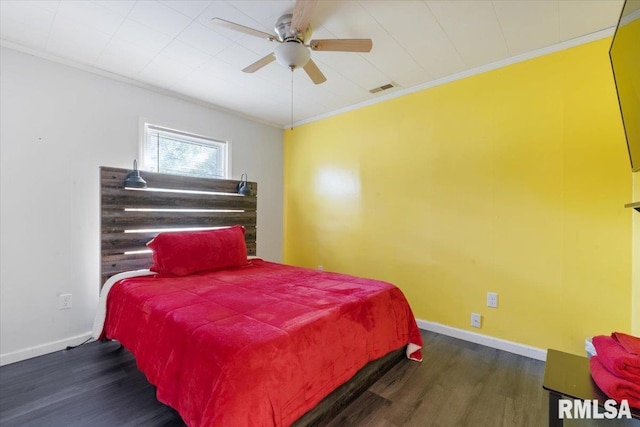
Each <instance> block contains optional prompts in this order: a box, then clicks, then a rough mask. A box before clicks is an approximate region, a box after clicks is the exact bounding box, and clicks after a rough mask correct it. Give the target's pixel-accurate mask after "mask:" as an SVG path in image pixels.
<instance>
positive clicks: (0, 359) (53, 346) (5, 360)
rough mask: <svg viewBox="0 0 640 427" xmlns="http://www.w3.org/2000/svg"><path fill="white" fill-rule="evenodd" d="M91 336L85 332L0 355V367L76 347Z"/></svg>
mask: <svg viewBox="0 0 640 427" xmlns="http://www.w3.org/2000/svg"><path fill="white" fill-rule="evenodd" d="M90 336H91V332H85V333H84V334H81V335H76V336H74V337H69V338H65V339H63V340H58V341H53V342H50V343H46V344H41V345H37V346H35V347H29V348H25V349H23V350H18V351H14V352H12V353H5V354H0V366H4V365H8V364H10V363H16V362H20V361H22V360H26V359H31V358H32V357H38V356H42V355H45V354H49V353H53V352H55V351H60V350H64V349H65V348H67V346H69V345H78V344H80V343H81V342H83V341H85V340H86V339H87V338H89V337H90Z"/></svg>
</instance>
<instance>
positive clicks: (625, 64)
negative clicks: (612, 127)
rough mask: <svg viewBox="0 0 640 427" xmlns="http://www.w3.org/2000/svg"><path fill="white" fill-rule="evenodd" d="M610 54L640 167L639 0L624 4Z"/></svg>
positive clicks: (633, 160) (636, 166) (629, 145)
mask: <svg viewBox="0 0 640 427" xmlns="http://www.w3.org/2000/svg"><path fill="white" fill-rule="evenodd" d="M609 58H610V59H611V67H612V69H613V76H614V78H615V82H616V90H617V92H618V102H619V104H620V111H621V113H622V123H623V125H624V132H625V135H626V137H627V148H628V150H629V158H630V159H631V170H632V171H634V172H637V171H640V0H626V1H625V3H624V6H623V7H622V13H621V14H620V20H619V21H618V26H617V28H616V32H615V35H614V36H613V42H612V43H611V49H609Z"/></svg>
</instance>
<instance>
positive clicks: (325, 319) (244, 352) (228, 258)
mask: <svg viewBox="0 0 640 427" xmlns="http://www.w3.org/2000/svg"><path fill="white" fill-rule="evenodd" d="M126 174H127V171H126V170H121V169H114V168H101V183H102V185H101V188H102V192H101V203H102V207H101V211H102V221H101V224H102V227H103V228H102V242H103V245H102V246H103V249H102V272H101V276H102V278H103V279H105V282H106V283H104V287H103V289H102V292H101V309H99V310H98V312H99V313H98V315H97V316H96V324H95V325H94V335H96V336H99V337H100V338H106V339H116V340H118V341H119V342H120V343H121V344H122V345H123V346H124V347H126V348H127V349H128V350H130V351H131V352H132V353H133V355H134V356H135V358H136V363H137V364H138V367H139V369H140V370H141V371H142V372H143V373H144V374H145V375H146V376H147V379H148V380H149V381H150V382H151V383H152V384H154V385H155V386H156V388H157V397H158V400H160V401H161V402H163V403H165V404H167V405H169V406H171V407H172V408H174V409H175V410H177V412H178V413H179V414H180V415H181V417H182V418H183V420H184V421H185V422H186V423H187V424H188V425H190V426H208V425H216V426H218V425H221V426H224V425H228V426H237V425H240V426H242V425H251V426H281V425H292V424H297V425H309V424H318V423H321V422H322V421H323V420H326V419H327V418H328V417H331V416H333V415H335V413H336V411H338V410H340V409H341V408H342V407H343V406H344V405H346V404H348V403H349V402H350V400H352V399H353V398H354V396H357V394H358V393H359V392H361V391H363V390H364V388H366V387H367V386H368V385H369V384H370V383H371V382H372V381H375V379H377V378H378V377H379V376H380V375H381V374H383V373H384V372H385V371H386V369H388V368H389V367H390V366H392V365H393V364H394V363H396V362H397V361H398V360H400V357H401V355H402V354H404V355H405V357H408V358H412V359H415V360H420V359H421V355H420V347H421V345H422V341H421V338H420V334H419V330H418V328H417V326H416V323H415V319H414V317H413V314H412V313H411V309H410V307H409V305H408V304H407V301H406V299H405V297H404V295H403V294H402V292H401V291H400V290H399V289H398V288H397V287H395V286H393V285H391V284H389V283H385V282H381V281H377V280H372V279H364V278H358V277H354V276H349V275H344V274H337V273H329V272H321V271H317V270H311V269H306V268H300V267H293V266H287V265H283V264H277V263H272V262H268V261H265V260H262V259H259V258H257V257H252V256H251V255H255V239H256V224H255V221H256V215H255V211H256V206H257V184H256V183H251V186H252V189H253V191H254V194H253V195H252V196H249V197H247V196H237V195H236V194H235V189H236V188H237V183H238V182H237V181H232V180H206V179H202V178H197V179H195V180H194V179H192V178H184V177H180V178H176V177H172V176H168V175H164V176H163V175H162V174H151V173H144V179H145V180H147V182H148V183H149V187H150V188H154V189H155V191H152V190H151V189H147V190H146V191H140V190H135V191H134V190H125V189H124V188H122V182H123V181H124V178H125V177H126ZM152 186H153V187H152ZM159 189H161V191H158V190H159ZM185 189H186V190H187V192H186V193H185V192H180V193H175V191H178V190H179V191H183V190H185ZM176 194H178V195H179V196H178V197H175V195H176ZM163 198H166V200H164V201H161V199H163ZM176 199H177V200H178V201H177V202H176ZM123 202H124V203H126V205H127V206H134V207H125V206H123ZM167 203H168V204H169V206H173V207H167ZM140 206H143V207H140ZM185 206H187V208H185ZM202 206H206V207H205V208H203V207H202ZM151 211H153V213H150V212H151ZM228 213H231V214H232V215H230V217H229V218H226V217H225V214H228ZM192 214H195V215H192ZM205 214H212V217H209V216H208V215H205ZM114 218H119V221H118V223H119V224H122V225H117V226H115V224H116V222H114V221H113V219H114ZM132 218H137V219H132ZM243 222H244V223H243ZM118 227H120V229H118ZM220 227H222V228H220ZM185 228H186V229H188V230H185ZM178 229H179V231H175V230H178ZM131 230H135V231H136V232H135V233H132V232H131ZM168 230H173V231H172V232H167V231H168ZM127 231H128V232H127ZM118 234H120V236H118ZM127 234H128V235H131V234H136V236H126V235H127ZM140 235H142V236H140ZM151 239H153V243H152V244H151V247H152V248H153V253H148V252H144V250H143V249H140V248H141V247H145V248H146V246H140V244H143V245H144V244H145V243H146V241H148V240H151ZM114 242H118V243H117V244H114ZM132 256H133V257H132ZM150 266H151V267H150ZM149 267H150V269H149ZM127 270H133V271H127ZM152 270H153V271H152ZM101 282H102V280H101ZM101 310H102V313H101Z"/></svg>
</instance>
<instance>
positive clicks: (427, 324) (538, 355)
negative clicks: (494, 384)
mask: <svg viewBox="0 0 640 427" xmlns="http://www.w3.org/2000/svg"><path fill="white" fill-rule="evenodd" d="M416 323H417V324H418V327H419V328H420V329H424V330H425V331H431V332H436V333H438V334H442V335H446V336H449V337H453V338H458V339H461V340H464V341H469V342H473V343H476V344H480V345H484V346H486V347H491V348H495V349H498V350H503V351H508V352H509V353H514V354H519V355H520V356H525V357H529V358H531V359H536V360H542V361H543V362H544V361H545V360H547V350H543V349H541V348H537V347H531V346H528V345H524V344H519V343H517V342H513V341H507V340H503V339H502V338H495V337H490V336H488V335H482V334H479V333H477V332H471V331H465V330H464V329H458V328H454V327H452V326H447V325H443V324H442V323H437V322H431V321H429V320H422V319H416Z"/></svg>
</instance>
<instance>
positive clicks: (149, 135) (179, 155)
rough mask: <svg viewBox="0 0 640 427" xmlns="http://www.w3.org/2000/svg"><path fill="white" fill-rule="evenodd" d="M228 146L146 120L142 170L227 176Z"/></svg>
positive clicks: (207, 176)
mask: <svg viewBox="0 0 640 427" xmlns="http://www.w3.org/2000/svg"><path fill="white" fill-rule="evenodd" d="M228 153H229V147H228V143H227V142H226V141H217V140H215V139H212V138H207V137H203V136H199V135H193V134H190V133H186V132H181V131H176V130H173V129H167V128H162V127H160V126H156V125H151V124H148V123H145V125H144V141H143V143H142V167H141V168H142V169H144V170H147V171H150V172H160V173H169V174H174V175H189V176H199V177H203V178H227V177H228V175H229V171H228V164H229V160H228Z"/></svg>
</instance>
